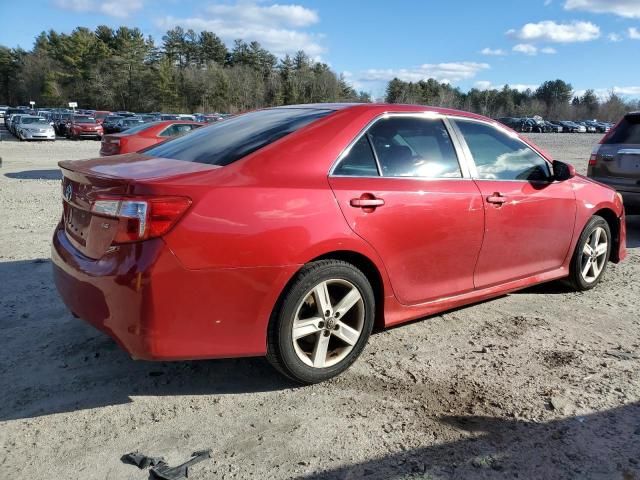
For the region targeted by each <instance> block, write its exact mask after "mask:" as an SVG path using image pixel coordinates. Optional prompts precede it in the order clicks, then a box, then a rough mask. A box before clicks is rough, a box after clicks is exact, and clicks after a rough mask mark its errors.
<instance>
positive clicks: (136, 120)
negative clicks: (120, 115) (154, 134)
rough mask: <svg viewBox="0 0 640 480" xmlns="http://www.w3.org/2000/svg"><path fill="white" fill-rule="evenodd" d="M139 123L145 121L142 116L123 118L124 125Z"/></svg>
mask: <svg viewBox="0 0 640 480" xmlns="http://www.w3.org/2000/svg"><path fill="white" fill-rule="evenodd" d="M139 123H144V120H142V119H141V118H125V119H124V120H122V124H123V125H137V124H139Z"/></svg>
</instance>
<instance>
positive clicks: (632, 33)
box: [627, 27, 640, 40]
mask: <svg viewBox="0 0 640 480" xmlns="http://www.w3.org/2000/svg"><path fill="white" fill-rule="evenodd" d="M627 34H628V35H629V38H630V39H631V40H640V30H638V29H637V28H635V27H631V28H630V29H629V30H627Z"/></svg>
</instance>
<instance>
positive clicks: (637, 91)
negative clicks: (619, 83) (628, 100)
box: [574, 86, 640, 99]
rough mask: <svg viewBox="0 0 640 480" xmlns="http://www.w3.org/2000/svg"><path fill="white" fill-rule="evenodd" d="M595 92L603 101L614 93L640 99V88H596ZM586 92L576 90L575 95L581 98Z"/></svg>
mask: <svg viewBox="0 0 640 480" xmlns="http://www.w3.org/2000/svg"><path fill="white" fill-rule="evenodd" d="M593 90H594V92H595V94H596V95H597V96H598V97H599V98H601V99H606V98H607V97H608V96H609V95H610V94H611V93H612V92H613V93H615V94H616V95H620V96H623V97H635V98H638V97H640V86H637V87H634V86H630V87H611V88H596V89H593ZM585 92H586V90H576V91H575V93H574V95H575V96H577V97H581V96H582V95H584V94H585Z"/></svg>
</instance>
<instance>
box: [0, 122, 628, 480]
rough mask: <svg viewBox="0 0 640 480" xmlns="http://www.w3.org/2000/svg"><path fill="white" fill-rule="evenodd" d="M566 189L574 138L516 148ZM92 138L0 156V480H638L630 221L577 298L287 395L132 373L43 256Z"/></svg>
mask: <svg viewBox="0 0 640 480" xmlns="http://www.w3.org/2000/svg"><path fill="white" fill-rule="evenodd" d="M532 137H533V138H534V141H535V142H537V143H538V144H540V145H541V146H542V147H543V148H546V149H547V150H548V151H550V152H551V153H552V154H553V155H554V156H555V157H556V158H558V159H562V160H565V161H568V162H572V163H574V164H575V165H576V166H577V167H578V170H579V171H582V172H584V170H585V168H586V161H587V159H588V156H589V153H590V151H591V147H592V144H593V143H594V142H596V141H597V137H596V136H591V135H552V134H549V135H532ZM97 152H98V143H97V142H93V141H80V142H70V141H57V142H55V144H23V143H19V142H15V141H10V140H8V139H6V136H5V141H4V142H0V156H1V157H2V158H3V163H2V167H1V168H0V202H1V203H0V204H1V206H2V222H0V279H1V282H0V332H1V333H0V335H1V336H0V338H1V339H2V343H1V347H2V348H0V385H1V386H2V388H0V478H2V479H4V478H6V479H23V478H24V479H27V478H29V479H41V478H48V479H118V480H122V479H145V478H147V473H146V472H144V471H140V470H138V469H136V468H135V467H132V466H129V465H124V464H123V463H121V461H120V456H121V455H123V454H124V453H126V452H129V451H133V450H139V451H141V452H145V453H149V454H152V455H163V456H165V457H166V458H167V459H168V460H169V462H170V463H172V464H176V463H179V462H181V461H183V460H186V459H187V458H188V457H189V455H190V454H191V452H193V451H195V450H200V449H204V448H212V449H213V458H212V459H211V460H209V461H206V462H204V463H201V464H198V465H197V466H195V467H193V469H192V471H191V475H190V477H189V478H193V479H205V478H206V479H217V478H269V479H285V478H305V479H331V478H344V479H355V478H362V477H366V478H372V479H377V478H379V479H386V478H394V479H395V478H423V479H427V478H428V479H444V478H531V479H547V478H548V479H564V478H566V479H572V478H581V479H582V478H594V479H625V480H631V479H640V377H639V371H640V350H639V348H638V347H640V333H639V332H640V331H639V327H640V313H639V307H640V284H639V283H638V281H637V280H638V278H640V277H639V276H640V217H633V218H630V219H629V230H630V231H629V244H630V246H631V247H632V248H631V250H630V255H629V258H628V259H627V260H626V261H625V262H624V263H623V264H621V265H619V266H613V265H612V266H610V269H609V270H608V272H607V277H606V279H605V281H604V282H603V283H602V284H601V285H600V286H598V287H597V288H596V289H595V290H594V291H591V292H589V293H585V294H579V293H572V292H569V291H567V290H566V289H565V288H563V287H562V286H559V285H557V284H548V285H543V286H539V287H536V288H532V289H528V290H526V291H524V292H520V293H516V294H512V295H507V296H504V297H502V298H499V299H496V300H493V301H489V302H484V303H481V304H478V305H475V306H471V307H468V308H463V309H459V310H455V311H452V312H449V313H446V314H443V315H438V316H434V317H431V318H429V319H426V320H424V321H418V322H414V323H412V324H410V325H405V326H402V327H399V328H395V329H393V330H390V331H386V332H383V333H379V334H377V335H375V336H374V337H373V338H372V339H371V341H370V344H369V346H368V347H367V349H366V350H365V352H364V354H363V355H362V357H361V358H360V360H359V361H358V362H356V364H355V365H354V366H353V367H352V368H351V369H350V370H349V371H348V372H346V374H344V375H342V376H341V377H340V378H337V379H335V380H332V381H330V382H327V383H325V384H322V385H316V386H312V387H304V388H297V387H294V386H293V385H291V384H289V383H287V382H286V381H285V380H283V379H282V378H281V377H280V376H278V375H277V374H276V373H275V372H274V371H272V370H271V368H270V367H269V366H268V364H267V363H266V362H265V361H263V360H262V359H237V360H224V361H200V362H177V363H151V362H137V361H133V360H131V359H130V358H128V357H127V355H126V354H124V353H123V352H122V351H121V350H120V349H119V348H118V347H117V346H116V345H115V344H114V342H112V341H111V340H110V339H109V338H107V337H106V336H104V335H103V334H101V333H99V332H97V331H95V330H93V329H92V328H91V327H89V326H87V325H85V324H84V323H82V322H80V321H78V320H76V319H74V318H72V316H71V315H70V314H69V313H68V312H67V311H66V309H65V308H64V306H63V305H62V303H61V302H60V300H59V299H58V296H57V294H56V292H55V289H54V286H53V284H52V280H51V274H50V265H49V260H48V257H49V241H50V235H51V233H52V230H53V228H54V225H55V224H56V222H57V221H58V217H59V215H60V211H61V207H60V200H59V196H60V187H59V181H58V179H59V173H58V171H57V170H56V162H57V161H58V160H62V159H70V158H86V157H91V156H96V155H97Z"/></svg>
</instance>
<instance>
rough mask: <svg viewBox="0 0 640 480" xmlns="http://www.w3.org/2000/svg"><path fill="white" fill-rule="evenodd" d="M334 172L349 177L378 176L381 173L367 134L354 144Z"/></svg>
mask: <svg viewBox="0 0 640 480" xmlns="http://www.w3.org/2000/svg"><path fill="white" fill-rule="evenodd" d="M333 174H334V175H342V176H347V177H377V176H378V175H379V173H378V167H377V166H376V158H375V157H374V156H373V150H371V144H370V143H369V139H368V138H367V135H363V136H362V137H360V140H358V141H357V142H356V143H354V144H353V146H352V147H351V150H349V153H347V155H346V156H345V157H344V158H343V159H342V160H341V161H340V163H339V164H338V166H337V167H336V169H335V170H334V171H333Z"/></svg>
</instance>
